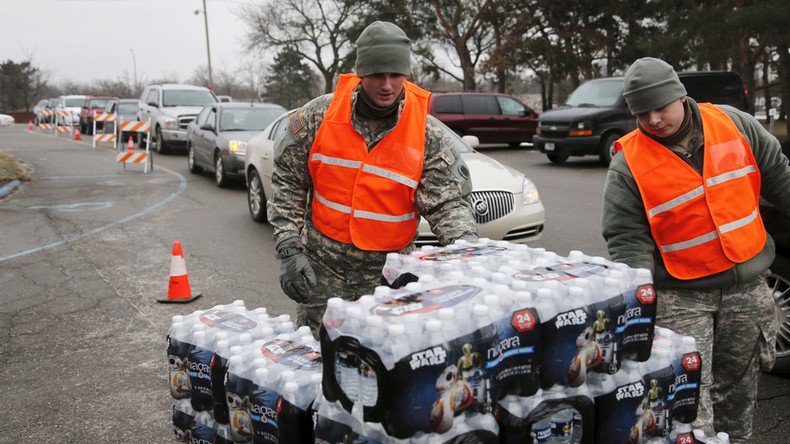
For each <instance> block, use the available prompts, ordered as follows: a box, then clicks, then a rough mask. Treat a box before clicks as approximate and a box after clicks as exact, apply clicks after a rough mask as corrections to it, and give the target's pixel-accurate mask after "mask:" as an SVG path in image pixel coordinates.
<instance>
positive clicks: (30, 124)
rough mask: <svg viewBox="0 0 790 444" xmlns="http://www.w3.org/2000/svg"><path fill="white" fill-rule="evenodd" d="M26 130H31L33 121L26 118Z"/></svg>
mask: <svg viewBox="0 0 790 444" xmlns="http://www.w3.org/2000/svg"><path fill="white" fill-rule="evenodd" d="M27 130H28V131H33V121H32V120H28V121H27Z"/></svg>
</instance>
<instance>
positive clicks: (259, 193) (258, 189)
mask: <svg viewBox="0 0 790 444" xmlns="http://www.w3.org/2000/svg"><path fill="white" fill-rule="evenodd" d="M247 204H248V206H249V208H250V216H252V220H254V221H255V222H266V195H265V194H264V192H263V183H262V182H261V176H259V175H258V172H257V171H256V170H254V169H252V170H250V180H249V183H248V184H247Z"/></svg>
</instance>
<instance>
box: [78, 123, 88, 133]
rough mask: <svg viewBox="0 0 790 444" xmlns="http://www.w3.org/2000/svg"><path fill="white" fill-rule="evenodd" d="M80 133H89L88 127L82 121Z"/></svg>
mask: <svg viewBox="0 0 790 444" xmlns="http://www.w3.org/2000/svg"><path fill="white" fill-rule="evenodd" d="M80 133H82V134H87V133H88V128H87V127H86V126H85V125H83V124H82V123H80Z"/></svg>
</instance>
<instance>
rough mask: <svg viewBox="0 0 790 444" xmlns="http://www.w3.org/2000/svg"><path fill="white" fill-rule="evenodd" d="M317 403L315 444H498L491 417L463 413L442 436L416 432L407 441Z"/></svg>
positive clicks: (338, 408)
mask: <svg viewBox="0 0 790 444" xmlns="http://www.w3.org/2000/svg"><path fill="white" fill-rule="evenodd" d="M316 402H317V404H318V405H317V408H316V422H315V443H316V444H334V443H339V442H353V443H357V444H390V443H392V444H405V443H413V444H423V443H424V444H461V443H480V444H498V443H499V442H500V441H499V427H498V426H497V423H496V420H495V419H494V417H493V416H492V415H491V414H484V413H472V412H465V413H463V414H461V415H460V416H459V417H458V418H457V421H455V423H454V424H453V426H452V427H451V428H450V429H449V430H447V431H445V432H444V433H441V434H440V433H422V432H418V433H416V434H414V435H413V436H412V437H410V438H408V439H398V438H395V437H392V436H390V435H389V434H387V431H386V430H384V427H382V425H381V424H378V423H373V422H363V421H362V420H361V419H360V418H358V417H356V416H354V415H352V414H350V413H348V412H347V411H346V410H345V409H344V408H343V406H341V405H340V404H339V403H336V402H330V401H327V400H326V399H321V400H320V401H318V400H317V401H316Z"/></svg>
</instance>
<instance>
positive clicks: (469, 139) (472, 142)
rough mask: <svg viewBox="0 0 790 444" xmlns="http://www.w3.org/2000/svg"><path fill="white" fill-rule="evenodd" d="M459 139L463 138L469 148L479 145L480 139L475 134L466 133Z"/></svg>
mask: <svg viewBox="0 0 790 444" xmlns="http://www.w3.org/2000/svg"><path fill="white" fill-rule="evenodd" d="M461 140H463V141H464V143H465V144H467V145H469V147H470V148H477V147H478V146H480V139H478V138H477V136H470V135H466V136H463V137H461Z"/></svg>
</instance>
